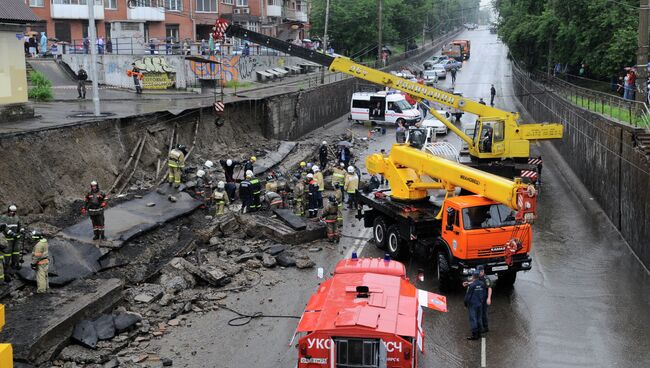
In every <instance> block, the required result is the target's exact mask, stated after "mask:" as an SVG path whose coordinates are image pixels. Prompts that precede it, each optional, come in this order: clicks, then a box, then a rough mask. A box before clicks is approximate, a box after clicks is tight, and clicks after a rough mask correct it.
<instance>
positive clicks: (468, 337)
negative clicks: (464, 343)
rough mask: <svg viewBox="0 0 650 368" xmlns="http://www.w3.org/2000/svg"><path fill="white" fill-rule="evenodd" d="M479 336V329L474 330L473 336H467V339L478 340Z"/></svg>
mask: <svg viewBox="0 0 650 368" xmlns="http://www.w3.org/2000/svg"><path fill="white" fill-rule="evenodd" d="M479 338H480V336H479V334H478V331H472V336H467V340H478V339H479Z"/></svg>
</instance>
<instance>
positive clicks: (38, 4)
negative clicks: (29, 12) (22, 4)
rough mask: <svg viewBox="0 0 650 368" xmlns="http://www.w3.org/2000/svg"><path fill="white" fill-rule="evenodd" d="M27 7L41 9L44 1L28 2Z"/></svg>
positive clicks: (34, 0) (30, 0) (32, 0)
mask: <svg viewBox="0 0 650 368" xmlns="http://www.w3.org/2000/svg"><path fill="white" fill-rule="evenodd" d="M29 6H33V7H43V6H45V0H29Z"/></svg>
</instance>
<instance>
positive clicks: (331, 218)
mask: <svg viewBox="0 0 650 368" xmlns="http://www.w3.org/2000/svg"><path fill="white" fill-rule="evenodd" d="M338 215H339V208H338V206H337V205H336V204H334V203H330V204H329V205H328V206H327V207H325V210H324V211H323V217H325V222H336V220H337V219H338Z"/></svg>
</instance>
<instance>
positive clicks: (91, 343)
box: [72, 319, 99, 349]
mask: <svg viewBox="0 0 650 368" xmlns="http://www.w3.org/2000/svg"><path fill="white" fill-rule="evenodd" d="M72 339H73V340H74V341H76V342H78V343H79V344H81V345H83V346H85V347H88V348H91V349H94V348H96V347H97V341H98V339H99V338H98V337H97V331H96V330H95V325H94V324H93V323H92V322H91V321H90V320H87V319H84V320H81V321H80V322H79V323H77V324H76V325H75V326H74V330H73V331H72Z"/></svg>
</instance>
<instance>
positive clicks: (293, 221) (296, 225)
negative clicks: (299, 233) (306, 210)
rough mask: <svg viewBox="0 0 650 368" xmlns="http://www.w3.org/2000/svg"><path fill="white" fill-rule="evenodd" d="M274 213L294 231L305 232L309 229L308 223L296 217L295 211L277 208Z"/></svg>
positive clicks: (302, 218)
mask: <svg viewBox="0 0 650 368" xmlns="http://www.w3.org/2000/svg"><path fill="white" fill-rule="evenodd" d="M273 213H275V214H276V215H277V216H278V218H279V219H280V220H282V222H284V223H285V224H287V225H288V226H289V227H290V228H292V229H294V230H305V229H306V228H307V221H305V218H304V217H301V216H297V215H295V214H294V213H293V210H288V209H284V208H277V209H274V210H273Z"/></svg>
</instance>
